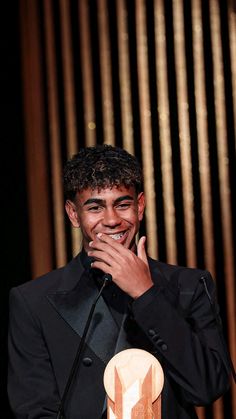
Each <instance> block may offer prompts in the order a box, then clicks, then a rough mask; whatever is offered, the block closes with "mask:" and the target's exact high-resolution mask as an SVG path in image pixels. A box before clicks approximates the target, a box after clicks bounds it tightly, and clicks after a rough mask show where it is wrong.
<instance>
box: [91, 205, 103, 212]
mask: <svg viewBox="0 0 236 419" xmlns="http://www.w3.org/2000/svg"><path fill="white" fill-rule="evenodd" d="M101 210H102V207H101V206H99V205H93V206H92V207H89V208H88V211H89V212H99V211H101Z"/></svg>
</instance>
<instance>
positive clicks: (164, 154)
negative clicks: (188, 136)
mask: <svg viewBox="0 0 236 419" xmlns="http://www.w3.org/2000/svg"><path fill="white" fill-rule="evenodd" d="M155 48H156V57H157V58H156V60H157V61H156V77H157V94H158V109H157V111H158V121H159V131H160V134H159V135H160V148H161V170H162V178H163V202H164V217H165V229H166V250H167V261H168V262H169V263H176V262H177V249H176V233H175V205H174V190H173V188H174V187H173V170H172V149H171V141H170V115H169V102H168V81H167V57H166V37H165V17H164V0H155Z"/></svg>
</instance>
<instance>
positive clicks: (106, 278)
mask: <svg viewBox="0 0 236 419" xmlns="http://www.w3.org/2000/svg"><path fill="white" fill-rule="evenodd" d="M102 280H103V283H102V286H101V288H100V290H99V293H98V295H97V296H96V298H95V300H94V302H93V304H92V306H91V309H90V312H89V315H88V319H87V322H86V324H85V327H84V331H83V335H82V337H81V341H80V344H79V347H78V350H77V352H76V355H75V359H74V362H73V364H72V367H71V370H70V374H69V377H68V380H67V383H66V386H65V389H64V392H63V395H62V398H61V403H60V406H59V409H58V412H57V419H66V418H65V412H64V408H65V402H66V398H67V395H68V393H69V390H70V388H71V386H72V383H73V380H74V378H75V376H76V373H77V371H78V368H79V365H80V360H81V355H82V352H83V349H84V346H85V339H86V336H87V333H88V330H89V326H90V324H91V320H92V317H93V313H94V310H95V307H96V304H97V302H98V300H99V298H100V297H101V294H102V291H103V290H104V288H105V286H106V285H107V284H109V283H110V282H111V281H112V275H111V274H108V273H105V274H104V275H103V277H102Z"/></svg>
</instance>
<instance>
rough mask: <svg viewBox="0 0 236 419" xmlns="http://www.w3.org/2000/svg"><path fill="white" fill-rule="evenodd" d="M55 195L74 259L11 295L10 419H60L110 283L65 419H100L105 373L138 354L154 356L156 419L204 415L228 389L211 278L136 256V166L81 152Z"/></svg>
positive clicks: (100, 150) (125, 159) (140, 206)
mask: <svg viewBox="0 0 236 419" xmlns="http://www.w3.org/2000/svg"><path fill="white" fill-rule="evenodd" d="M64 186H65V196H66V211H67V214H68V216H69V219H70V221H71V223H72V225H73V226H74V227H75V228H80V229H81V232H82V237H83V250H82V252H81V253H80V254H79V255H78V256H77V257H75V258H74V259H73V260H72V261H71V262H70V263H69V264H68V265H66V266H65V267H63V268H60V269H57V270H55V271H53V272H51V273H49V274H46V275H44V276H43V277H41V278H38V279H37V280H35V281H31V282H29V283H26V284H23V285H22V286H20V287H17V288H15V289H13V290H12V291H11V304H10V307H11V310H10V327H9V360H10V361H9V399H10V403H11V406H12V409H13V412H14V413H15V416H16V417H17V418H21V419H23V418H30V419H36V418H55V417H56V416H57V411H58V408H59V404H60V400H61V398H62V395H63V391H64V389H65V386H66V382H67V379H68V376H69V372H70V370H71V366H72V364H73V360H74V358H75V354H76V351H77V348H78V345H79V343H80V340H81V336H82V334H83V331H84V327H85V324H86V320H87V318H88V315H89V311H90V308H91V305H92V303H93V301H94V299H95V298H96V295H97V293H98V289H99V288H100V287H101V283H102V281H103V278H104V274H105V273H107V274H110V275H111V276H112V283H111V284H109V285H108V286H107V287H105V288H104V291H103V293H102V297H101V298H100V299H99V301H98V303H97V306H96V309H95V312H94V315H93V319H92V323H91V326H90V329H89V333H88V335H87V339H86V345H85V349H84V352H83V356H82V362H81V364H80V367H79V370H78V372H77V375H76V377H75V380H74V382H73V383H72V386H71V388H70V391H69V393H68V396H67V399H66V403H65V417H66V418H67V419H75V418H76V419H100V418H101V416H102V415H104V417H105V415H106V414H105V412H104V400H105V392H104V387H103V373H104V369H105V366H106V364H107V363H108V361H109V360H110V359H111V358H112V356H113V355H114V354H115V353H117V352H119V351H121V350H123V349H126V348H130V347H135V348H141V349H145V350H147V351H149V352H150V353H152V354H154V356H156V357H157V359H158V360H159V361H160V363H161V365H162V368H163V370H164V375H165V383H164V388H163V392H162V419H177V418H178V419H189V418H196V413H195V410H194V406H195V405H205V404H209V403H212V402H213V401H214V400H215V399H217V398H218V397H220V395H221V394H223V393H224V392H225V391H226V390H227V388H228V385H229V367H228V362H227V356H226V353H225V350H224V347H223V344H222V340H221V336H220V332H219V330H218V327H217V322H216V318H215V315H214V310H215V312H216V313H217V314H216V316H217V315H218V307H217V304H216V300H215V286H214V282H213V280H212V279H211V276H210V274H209V273H208V272H205V271H201V270H197V269H189V268H184V267H178V266H171V265H168V264H165V263H161V262H159V261H155V260H152V259H151V258H149V257H148V256H147V254H146V251H145V237H141V238H140V240H139V241H138V243H137V245H136V242H135V237H136V233H137V232H138V230H139V225H140V222H141V220H142V218H143V214H144V209H145V198H144V193H143V190H142V174H141V170H140V166H139V164H138V162H137V160H136V159H135V158H134V157H133V156H131V155H130V154H128V153H127V152H126V151H125V150H122V149H119V148H116V147H112V146H98V147H91V148H86V149H84V150H81V151H80V152H79V153H78V154H77V155H76V156H74V157H73V158H72V159H71V160H69V161H68V162H67V164H66V167H65V172H64ZM205 287H206V288H205ZM207 293H208V294H209V296H210V298H211V299H212V301H213V307H211V304H210V302H209V296H208V295H207ZM124 419H125V418H124ZM140 419H141V418H140Z"/></svg>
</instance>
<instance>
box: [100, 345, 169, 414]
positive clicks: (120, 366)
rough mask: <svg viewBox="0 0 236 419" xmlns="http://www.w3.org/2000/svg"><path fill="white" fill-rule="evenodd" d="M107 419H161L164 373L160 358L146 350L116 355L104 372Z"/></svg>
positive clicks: (122, 352)
mask: <svg viewBox="0 0 236 419" xmlns="http://www.w3.org/2000/svg"><path fill="white" fill-rule="evenodd" d="M103 381H104V387H105V391H106V394H107V419H161V391H162V388H163V385H164V374H163V370H162V367H161V365H160V363H159V361H158V360H157V359H156V358H155V357H154V356H153V355H151V354H150V353H149V352H147V351H144V350H142V349H135V348H133V349H126V350H124V351H121V352H119V353H118V354H116V355H115V356H114V357H113V358H112V359H111V360H110V362H109V363H108V364H107V366H106V369H105V372H104V380H103Z"/></svg>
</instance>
